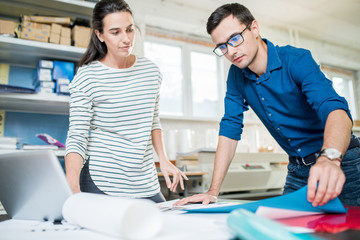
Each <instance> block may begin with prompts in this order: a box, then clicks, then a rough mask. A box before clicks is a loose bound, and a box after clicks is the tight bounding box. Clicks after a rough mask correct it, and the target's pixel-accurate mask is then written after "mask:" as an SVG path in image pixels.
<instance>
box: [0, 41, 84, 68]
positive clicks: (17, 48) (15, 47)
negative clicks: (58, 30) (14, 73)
mask: <svg viewBox="0 0 360 240" xmlns="http://www.w3.org/2000/svg"><path fill="white" fill-rule="evenodd" d="M85 50H86V49H85V48H80V47H73V46H65V45H60V44H53V43H45V42H37V41H32V40H25V39H20V38H12V37H4V36H0V62H3V63H8V64H11V65H20V66H27V67H36V65H37V63H38V61H39V60H40V59H54V58H55V59H59V60H66V61H78V60H79V59H80V57H81V56H82V54H84V52H85Z"/></svg>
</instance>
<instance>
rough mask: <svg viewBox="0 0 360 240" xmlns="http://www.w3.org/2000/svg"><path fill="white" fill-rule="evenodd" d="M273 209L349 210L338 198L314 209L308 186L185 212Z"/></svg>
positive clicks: (341, 211)
mask: <svg viewBox="0 0 360 240" xmlns="http://www.w3.org/2000/svg"><path fill="white" fill-rule="evenodd" d="M260 206H263V207H272V208H281V209H287V210H294V211H304V212H323V213H346V212H347V209H346V208H344V206H343V205H342V203H341V202H340V200H339V199H338V198H335V199H333V200H330V201H329V202H328V203H326V204H325V205H323V206H317V207H313V206H312V204H311V203H310V202H308V201H307V186H305V187H303V188H301V189H299V190H297V191H295V192H292V193H288V194H285V195H281V196H278V197H273V198H267V199H263V200H260V201H255V202H250V203H245V204H237V205H230V206H223V207H214V208H199V209H188V210H185V211H187V212H188V213H229V212H231V211H233V210H235V209H240V208H241V209H247V210H249V211H251V212H256V210H257V208H258V207H260Z"/></svg>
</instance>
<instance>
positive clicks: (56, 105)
mask: <svg viewBox="0 0 360 240" xmlns="http://www.w3.org/2000/svg"><path fill="white" fill-rule="evenodd" d="M94 5H95V3H92V2H85V1H78V0H31V1H29V0H12V1H8V0H0V17H1V18H7V19H13V20H17V19H19V17H20V16H21V15H34V14H39V15H47V16H50V15H51V16H60V17H70V18H71V20H75V19H76V18H81V19H87V20H89V19H90V17H91V14H92V9H93V7H94ZM85 51H86V49H85V48H79V47H74V46H65V45H59V44H52V43H45V42H38V41H31V40H25V39H20V38H12V37H6V36H0V63H6V64H10V65H12V66H21V67H29V68H35V67H36V66H37V63H38V61H39V60H40V59H50V60H62V61H72V62H77V61H79V59H80V58H81V56H82V55H83V54H84V52H85ZM0 109H1V110H5V111H15V112H29V113H46V114H61V115H67V114H68V112H69V96H61V95H47V94H41V95H40V94H14V93H2V94H1V95H0Z"/></svg>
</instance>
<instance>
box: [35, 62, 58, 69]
mask: <svg viewBox="0 0 360 240" xmlns="http://www.w3.org/2000/svg"><path fill="white" fill-rule="evenodd" d="M38 67H39V68H50V69H52V68H53V67H54V62H53V61H51V60H39V64H38Z"/></svg>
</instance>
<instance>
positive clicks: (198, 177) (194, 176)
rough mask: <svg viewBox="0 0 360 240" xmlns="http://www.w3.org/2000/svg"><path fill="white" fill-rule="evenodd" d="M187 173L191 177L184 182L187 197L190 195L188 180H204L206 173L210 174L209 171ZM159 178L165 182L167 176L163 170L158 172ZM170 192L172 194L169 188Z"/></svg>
mask: <svg viewBox="0 0 360 240" xmlns="http://www.w3.org/2000/svg"><path fill="white" fill-rule="evenodd" d="M184 173H185V175H186V176H187V178H188V179H189V180H188V181H185V183H184V197H187V196H188V195H189V188H188V186H187V185H188V182H190V181H193V180H202V177H203V176H204V175H206V174H208V173H207V172H184ZM157 175H158V178H159V182H165V178H164V174H163V173H162V172H158V174H157ZM170 179H172V176H170ZM168 194H169V196H170V194H171V191H170V190H168Z"/></svg>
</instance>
